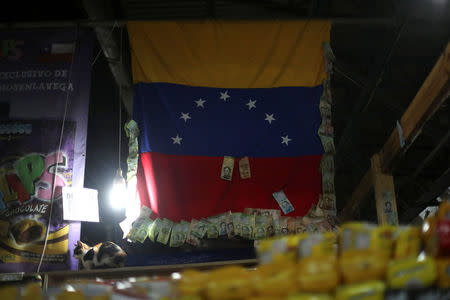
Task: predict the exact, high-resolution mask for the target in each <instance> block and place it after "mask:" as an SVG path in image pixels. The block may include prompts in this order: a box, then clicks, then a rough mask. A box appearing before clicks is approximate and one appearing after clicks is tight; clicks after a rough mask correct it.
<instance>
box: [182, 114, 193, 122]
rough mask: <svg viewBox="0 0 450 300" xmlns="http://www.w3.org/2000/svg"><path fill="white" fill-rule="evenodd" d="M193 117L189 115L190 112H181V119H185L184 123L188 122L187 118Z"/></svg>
mask: <svg viewBox="0 0 450 300" xmlns="http://www.w3.org/2000/svg"><path fill="white" fill-rule="evenodd" d="M190 118H191V117H190V116H189V113H186V114H185V113H184V112H182V113H181V117H180V119H183V120H184V123H186V122H187V120H188V119H190Z"/></svg>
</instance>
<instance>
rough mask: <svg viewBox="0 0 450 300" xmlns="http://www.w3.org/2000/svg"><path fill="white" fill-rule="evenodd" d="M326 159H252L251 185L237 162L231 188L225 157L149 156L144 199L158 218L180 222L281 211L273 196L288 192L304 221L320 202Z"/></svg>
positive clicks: (144, 158) (143, 162)
mask: <svg viewBox="0 0 450 300" xmlns="http://www.w3.org/2000/svg"><path fill="white" fill-rule="evenodd" d="M321 157H322V155H311V156H300V157H281V158H250V169H251V176H252V178H251V179H240V176H239V167H238V159H236V160H235V165H234V171H233V180H232V181H231V182H230V181H226V180H222V179H220V170H221V166H222V161H223V157H207V156H187V155H168V154H162V153H155V152H146V153H142V154H141V155H140V160H139V168H138V176H137V178H138V188H139V195H140V198H141V203H142V204H143V205H146V206H149V207H151V208H152V209H153V211H154V212H155V213H156V214H157V215H159V216H161V217H164V218H168V219H170V220H172V221H175V222H178V221H180V220H181V219H184V220H186V221H190V219H191V218H201V217H209V216H212V215H215V214H219V213H222V212H225V211H227V210H232V211H233V212H240V211H242V210H243V209H244V208H246V207H254V208H275V209H280V208H279V206H278V204H277V202H276V201H275V200H274V199H273V197H272V193H273V192H276V191H279V190H280V189H283V191H284V192H285V194H286V196H287V197H288V199H289V200H290V201H291V203H292V204H293V205H294V207H295V210H294V211H293V212H292V213H290V214H289V216H303V215H304V214H305V213H307V212H308V210H309V209H310V207H311V204H313V203H317V200H318V198H319V194H320V191H321V184H322V179H321V173H320V169H319V164H320V159H321ZM156 187H157V189H156Z"/></svg>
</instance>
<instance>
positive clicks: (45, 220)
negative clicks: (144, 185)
mask: <svg viewBox="0 0 450 300" xmlns="http://www.w3.org/2000/svg"><path fill="white" fill-rule="evenodd" d="M92 45H93V33H92V31H91V30H88V29H79V28H78V29H77V28H70V29H42V30H16V31H2V32H0V105H1V108H2V113H1V114H0V116H1V117H0V138H1V141H0V192H1V194H0V199H1V201H0V211H1V212H0V235H1V237H0V272H5V271H6V272H21V271H26V272H32V271H36V270H37V265H38V263H39V260H40V258H41V253H42V248H43V245H44V242H45V235H46V230H47V229H49V236H48V243H47V248H46V255H45V256H44V259H43V265H42V267H41V271H45V270H54V269H76V268H77V261H76V260H75V259H73V258H72V252H73V247H74V243H76V241H77V240H78V239H79V238H80V224H79V222H70V223H66V222H63V220H62V210H61V201H60V200H61V199H60V194H61V188H62V186H74V187H83V183H84V168H85V159H86V158H85V153H86V136H87V125H88V124H87V121H88V111H89V95H90V82H91V59H92ZM63 119H64V131H63V134H62V143H61V147H60V137H61V128H62V124H63ZM57 163H58V165H57ZM50 178H53V179H52V180H51V179H50ZM53 180H54V183H55V185H54V189H53V185H52V184H53ZM53 190H54V206H53V208H52V209H51V207H50V202H49V195H50V194H51V192H52V191H53ZM49 193H50V194H49ZM50 210H51V211H52V217H51V218H50V219H51V222H50V224H49V216H50V215H49V214H50Z"/></svg>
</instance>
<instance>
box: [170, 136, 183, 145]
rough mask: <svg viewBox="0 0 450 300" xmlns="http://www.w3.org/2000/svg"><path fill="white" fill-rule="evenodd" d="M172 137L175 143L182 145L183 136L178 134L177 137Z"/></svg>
mask: <svg viewBox="0 0 450 300" xmlns="http://www.w3.org/2000/svg"><path fill="white" fill-rule="evenodd" d="M171 139H172V140H173V143H174V144H178V145H181V140H182V139H183V138H180V137H179V136H178V134H177V136H176V137H171Z"/></svg>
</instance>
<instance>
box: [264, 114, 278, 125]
mask: <svg viewBox="0 0 450 300" xmlns="http://www.w3.org/2000/svg"><path fill="white" fill-rule="evenodd" d="M264 120H265V121H267V122H269V124H272V121H275V120H276V119H275V118H274V117H273V114H271V115H269V114H266V118H265V119H264Z"/></svg>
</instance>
